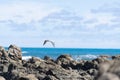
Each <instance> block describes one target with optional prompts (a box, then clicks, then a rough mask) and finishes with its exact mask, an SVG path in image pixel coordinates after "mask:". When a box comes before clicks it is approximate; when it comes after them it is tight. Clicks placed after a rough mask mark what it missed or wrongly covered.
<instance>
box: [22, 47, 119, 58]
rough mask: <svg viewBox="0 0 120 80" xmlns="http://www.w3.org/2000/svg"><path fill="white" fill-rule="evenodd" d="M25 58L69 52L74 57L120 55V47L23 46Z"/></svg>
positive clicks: (56, 55) (53, 56)
mask: <svg viewBox="0 0 120 80" xmlns="http://www.w3.org/2000/svg"><path fill="white" fill-rule="evenodd" d="M22 53H23V54H22V55H23V59H28V58H30V57H31V56H34V57H38V58H42V59H43V58H44V56H49V57H51V58H53V59H56V58H57V57H58V56H59V55H61V54H69V55H71V56H72V58H73V59H76V60H81V59H94V58H97V57H98V56H100V55H119V54H120V49H89V48H22Z"/></svg>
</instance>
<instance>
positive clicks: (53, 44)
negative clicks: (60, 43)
mask: <svg viewBox="0 0 120 80" xmlns="http://www.w3.org/2000/svg"><path fill="white" fill-rule="evenodd" d="M47 42H50V43H51V44H52V46H53V47H55V43H54V42H53V41H50V40H45V41H44V43H43V46H44V45H45V44H46V43H47Z"/></svg>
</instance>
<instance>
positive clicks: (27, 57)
mask: <svg viewBox="0 0 120 80" xmlns="http://www.w3.org/2000/svg"><path fill="white" fill-rule="evenodd" d="M30 58H32V56H23V57H22V60H28V59H30Z"/></svg>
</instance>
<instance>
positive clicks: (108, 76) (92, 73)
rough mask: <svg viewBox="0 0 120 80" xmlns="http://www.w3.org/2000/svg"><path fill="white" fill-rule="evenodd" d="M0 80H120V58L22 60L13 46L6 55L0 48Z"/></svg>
mask: <svg viewBox="0 0 120 80" xmlns="http://www.w3.org/2000/svg"><path fill="white" fill-rule="evenodd" d="M0 80H120V57H119V55H118V56H112V57H111V59H110V58H109V57H106V56H100V57H98V58H96V59H93V60H80V61H75V60H74V59H72V57H71V56H70V55H67V54H64V55H60V56H59V57H58V58H57V59H56V60H54V59H52V58H50V57H48V56H45V57H44V59H40V58H36V57H32V58H30V59H28V60H22V51H21V49H20V48H19V47H17V46H16V45H10V46H9V48H8V51H7V50H5V48H3V47H2V46H0Z"/></svg>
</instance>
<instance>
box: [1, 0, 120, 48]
mask: <svg viewBox="0 0 120 80" xmlns="http://www.w3.org/2000/svg"><path fill="white" fill-rule="evenodd" d="M44 40H52V41H53V42H55V45H56V47H57V48H59V47H60V48H61V47H63V48H120V0H103V1H101V0H0V45H1V46H9V45H10V44H16V45H18V46H20V47H52V45H51V44H50V43H47V44H46V45H45V46H43V45H42V44H43V42H44Z"/></svg>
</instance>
